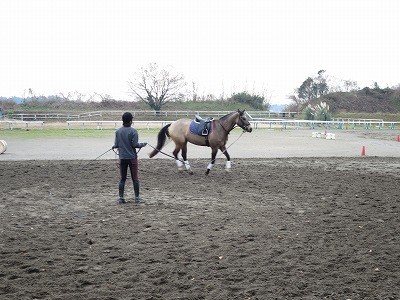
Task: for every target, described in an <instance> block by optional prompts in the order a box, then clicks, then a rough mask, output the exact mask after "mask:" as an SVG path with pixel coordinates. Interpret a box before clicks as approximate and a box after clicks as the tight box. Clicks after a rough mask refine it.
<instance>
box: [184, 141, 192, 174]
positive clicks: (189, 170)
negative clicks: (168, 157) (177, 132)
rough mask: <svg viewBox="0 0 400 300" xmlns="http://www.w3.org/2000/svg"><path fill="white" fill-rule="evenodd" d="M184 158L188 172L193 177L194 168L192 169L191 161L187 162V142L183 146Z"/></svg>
mask: <svg viewBox="0 0 400 300" xmlns="http://www.w3.org/2000/svg"><path fill="white" fill-rule="evenodd" d="M182 158H183V161H184V162H185V166H186V170H187V171H188V172H189V174H190V175H193V171H192V168H191V167H190V164H189V161H188V160H187V142H185V143H184V144H183V146H182Z"/></svg>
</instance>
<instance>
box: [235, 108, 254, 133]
mask: <svg viewBox="0 0 400 300" xmlns="http://www.w3.org/2000/svg"><path fill="white" fill-rule="evenodd" d="M238 113H239V116H238V118H237V119H236V124H237V126H239V127H240V128H242V129H243V130H244V131H247V132H251V131H252V130H253V128H251V124H250V122H249V121H248V120H247V119H246V117H245V115H244V110H239V109H238Z"/></svg>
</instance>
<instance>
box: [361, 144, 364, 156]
mask: <svg viewBox="0 0 400 300" xmlns="http://www.w3.org/2000/svg"><path fill="white" fill-rule="evenodd" d="M361 156H365V146H362V148H361Z"/></svg>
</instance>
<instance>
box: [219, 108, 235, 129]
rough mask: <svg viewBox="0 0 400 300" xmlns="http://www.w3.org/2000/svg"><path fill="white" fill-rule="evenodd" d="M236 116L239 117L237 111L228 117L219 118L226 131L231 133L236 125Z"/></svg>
mask: <svg viewBox="0 0 400 300" xmlns="http://www.w3.org/2000/svg"><path fill="white" fill-rule="evenodd" d="M236 117H237V113H233V114H231V115H229V116H227V117H226V118H223V119H222V120H221V119H220V120H219V122H220V124H221V126H222V128H224V129H225V131H226V132H228V133H229V132H230V131H231V130H232V129H233V127H235V125H236Z"/></svg>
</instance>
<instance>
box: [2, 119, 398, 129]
mask: <svg viewBox="0 0 400 300" xmlns="http://www.w3.org/2000/svg"><path fill="white" fill-rule="evenodd" d="M168 123H171V121H167V120H158V121H134V122H133V126H135V127H136V128H144V129H150V128H161V127H163V126H165V125H166V124H168ZM250 123H251V125H252V126H253V128H254V129H259V128H260V129H261V128H269V129H275V128H281V129H315V128H318V127H324V128H329V129H400V122H385V121H380V120H378V121H373V120H340V121H339V120H335V121H312V120H286V119H257V120H252V121H250ZM0 124H1V125H3V127H6V128H8V129H10V130H12V129H15V128H25V129H31V128H37V127H39V128H41V129H43V128H44V127H45V124H46V123H45V122H44V121H20V120H0ZM4 125H5V126H4ZM66 125H67V128H68V129H74V128H78V129H100V130H102V129H113V128H114V129H116V128H118V127H121V126H122V121H101V120H100V121H66Z"/></svg>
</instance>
